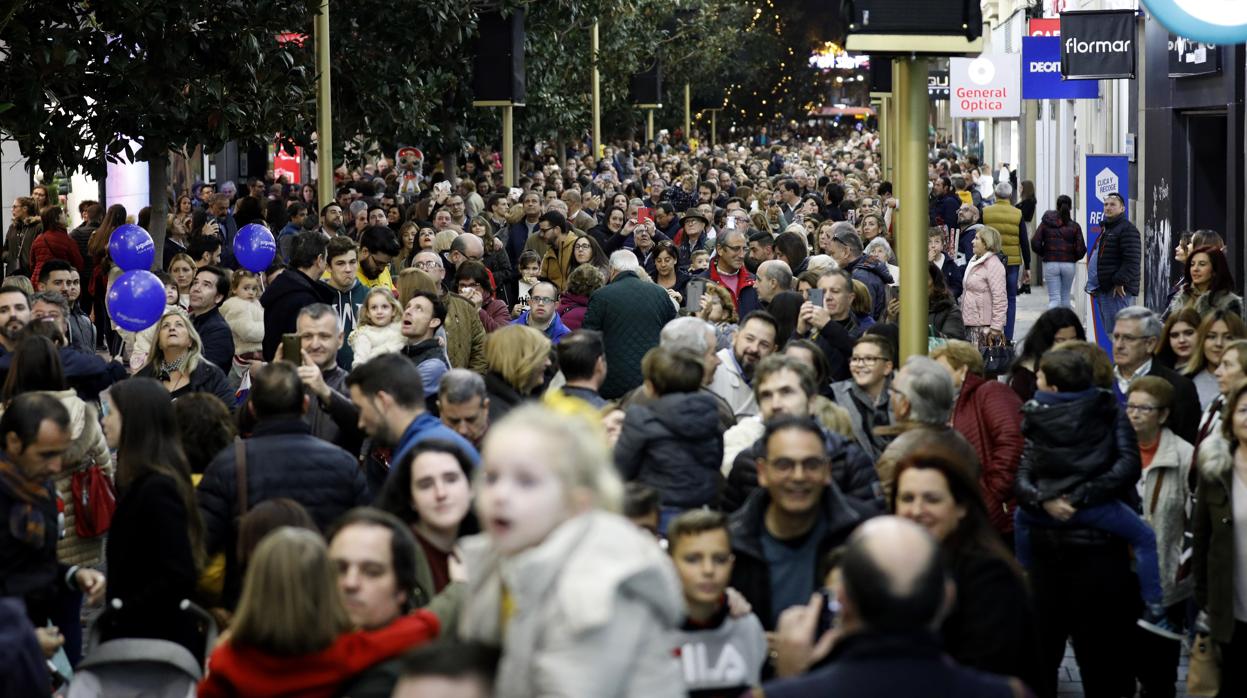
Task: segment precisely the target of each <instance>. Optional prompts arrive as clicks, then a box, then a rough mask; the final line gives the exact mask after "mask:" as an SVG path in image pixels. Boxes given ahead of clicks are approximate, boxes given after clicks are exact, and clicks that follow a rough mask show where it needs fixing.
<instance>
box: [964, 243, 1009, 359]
mask: <svg viewBox="0 0 1247 698" xmlns="http://www.w3.org/2000/svg"><path fill="white" fill-rule="evenodd" d="M999 254H1000V232H999V231H997V230H996V229H995V228H992V227H989V226H986V225H984V226H980V227H979V229H978V233H977V234H976V235H975V236H974V258H973V259H971V260H970V262H969V264H967V265H966V273H965V277H964V278H965V280H964V284H963V285H964V289H965V290H964V291H962V294H961V318H962V320H964V321H965V323H966V339H968V340H969V341H970V342H971V343H972V344H979V345H982V344H984V343H985V342H986V341H987V339H988V338H989V337H990V338H991V339H993V340H996V339H999V338H1003V336H1004V327H1005V314H1006V312H1007V311H1008V308H1009V299H1008V297H1007V296H1006V295H1005V265H1004V262H1002V261H1000V257H998V256H997V255H999Z"/></svg>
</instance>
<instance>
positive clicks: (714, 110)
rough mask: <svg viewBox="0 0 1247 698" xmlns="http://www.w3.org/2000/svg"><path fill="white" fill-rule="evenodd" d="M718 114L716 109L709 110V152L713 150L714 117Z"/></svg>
mask: <svg viewBox="0 0 1247 698" xmlns="http://www.w3.org/2000/svg"><path fill="white" fill-rule="evenodd" d="M718 114H719V110H718V109H711V110H710V149H711V150H713V149H714V137H715V133H714V132H715V117H716V116H718Z"/></svg>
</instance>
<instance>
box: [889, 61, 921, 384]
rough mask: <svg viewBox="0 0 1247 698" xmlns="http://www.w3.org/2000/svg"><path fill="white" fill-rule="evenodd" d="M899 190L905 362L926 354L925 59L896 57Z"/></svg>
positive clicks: (898, 243) (898, 229) (898, 230)
mask: <svg viewBox="0 0 1247 698" xmlns="http://www.w3.org/2000/svg"><path fill="white" fill-rule="evenodd" d="M893 65H895V66H896V67H897V70H896V76H897V78H898V80H897V81H896V83H895V88H896V89H895V92H894V94H895V95H896V98H897V101H898V105H897V106H898V109H897V117H898V118H897V133H898V135H899V136H900V138H899V140H898V142H897V146H898V147H897V154H898V155H899V156H900V169H899V171H898V172H897V177H896V179H897V182H896V192H897V193H898V194H900V197H899V198H900V202H901V206H900V210H899V211H897V215H898V216H899V221H898V225H897V226H896V243H897V245H896V246H897V256H898V258H899V263H900V268H901V281H900V283H901V318H900V326H901V327H900V330H901V359H900V360H901V362H904V361H905V359H906V358H908V357H910V356H913V355H915V354H926V353H927V293H926V291H927V282H926V278H927V271H926V270H927V265H926V260H927V110H928V108H929V103H928V102H927V61H926V59H925V58H913V59H898V60H896V61H894V62H893Z"/></svg>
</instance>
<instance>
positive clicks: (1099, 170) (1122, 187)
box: [1083, 155, 1130, 356]
mask: <svg viewBox="0 0 1247 698" xmlns="http://www.w3.org/2000/svg"><path fill="white" fill-rule="evenodd" d="M1083 182H1085V185H1086V187H1087V191H1086V201H1087V225H1086V228H1085V229H1086V231H1087V260H1088V263H1090V259H1091V251H1092V250H1094V249H1095V247H1096V243H1097V242H1099V240H1100V233H1101V232H1102V231H1103V230H1104V201H1105V199H1107V198H1108V195H1109V194H1120V195H1121V197H1122V201H1123V202H1124V203H1125V205H1126V211H1127V212H1129V211H1130V162H1129V159H1128V157H1127V156H1126V155H1088V156H1087V160H1086V166H1085V167H1084V168H1083ZM1086 298H1087V299H1088V302H1089V304H1090V311H1091V312H1089V313H1088V314H1087V322H1088V329H1090V330H1091V331H1090V332H1088V334H1090V335H1092V336H1094V337H1095V340H1096V343H1097V344H1099V345H1100V346H1101V347H1102V348H1103V349H1104V351H1106V352H1108V353H1109V355H1110V356H1112V353H1113V345H1112V342H1111V341H1110V340H1109V338H1108V335H1109V333H1110V332H1111V331H1112V329H1113V328H1111V327H1107V328H1105V327H1100V323H1099V322H1098V321H1097V318H1098V317H1099V312H1098V311H1099V307H1098V301H1097V300H1096V299H1095V297H1094V296H1090V295H1088V296H1086Z"/></svg>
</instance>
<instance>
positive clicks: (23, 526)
mask: <svg viewBox="0 0 1247 698" xmlns="http://www.w3.org/2000/svg"><path fill="white" fill-rule="evenodd" d="M0 491H3V492H4V493H5V494H6V495H8V496H9V497H12V498H13V499H14V500H15V502H14V505H13V508H12V510H10V512H9V533H10V534H11V535H12V536H13V538H15V539H16V540H19V541H21V542H23V543H25V544H27V545H29V546H31V547H34V548H42V547H43V545H44V542H45V541H46V540H47V538H46V537H45V534H46V525H47V522H46V521H45V520H44V515H43V510H42V509H41V508H40V504H45V503H46V502H48V501H49V500H50V499H51V497H52V495H51V493H50V492H48V488H47V487H46V486H45V485H44V483H41V482H32V481H31V480H30V479H29V478H27V477H26V475H25V474H24V473H22V471H21V470H19V469H18V467H17V465H15V464H13V463H12V462H10V461H9V460H8V459H7V458H2V457H0Z"/></svg>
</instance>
